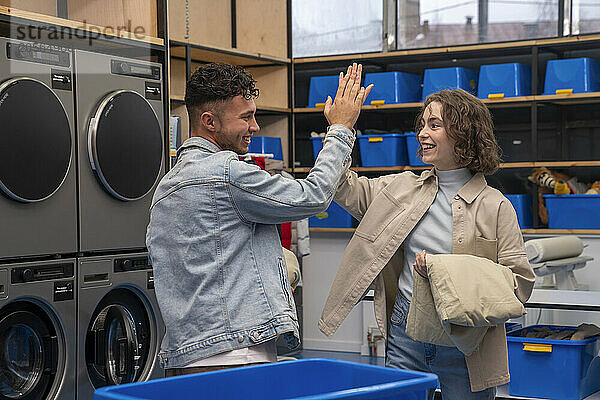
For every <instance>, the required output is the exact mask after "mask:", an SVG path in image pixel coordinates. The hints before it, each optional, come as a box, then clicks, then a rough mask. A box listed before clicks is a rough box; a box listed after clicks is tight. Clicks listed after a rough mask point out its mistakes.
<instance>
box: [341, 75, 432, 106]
mask: <svg viewBox="0 0 600 400" xmlns="http://www.w3.org/2000/svg"><path fill="white" fill-rule="evenodd" d="M422 83H423V77H422V76H421V75H415V74H407V73H406V72H398V71H393V72H376V73H372V74H365V83H364V86H365V87H367V86H369V85H370V84H373V85H374V86H373V89H371V92H370V93H369V96H367V99H366V101H365V104H377V102H379V103H381V102H383V104H397V103H414V102H418V101H420V99H421V84H422ZM336 88H337V87H336Z"/></svg>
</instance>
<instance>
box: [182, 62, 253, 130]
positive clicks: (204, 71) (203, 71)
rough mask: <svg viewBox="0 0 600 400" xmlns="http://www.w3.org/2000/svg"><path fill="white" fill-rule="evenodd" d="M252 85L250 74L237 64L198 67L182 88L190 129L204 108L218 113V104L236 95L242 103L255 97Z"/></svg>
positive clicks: (211, 64)
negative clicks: (240, 98)
mask: <svg viewBox="0 0 600 400" xmlns="http://www.w3.org/2000/svg"><path fill="white" fill-rule="evenodd" d="M255 84H256V81H255V80H254V78H253V77H252V75H251V74H250V73H249V72H248V71H246V70H245V69H244V68H242V67H240V66H237V65H230V64H223V63H210V64H205V65H201V66H200V67H198V69H196V71H194V73H193V74H192V76H190V79H188V81H187V83H186V86H185V107H186V108H187V111H188V114H189V116H190V123H191V124H192V129H193V128H194V126H195V123H196V121H197V118H199V117H200V115H202V113H203V112H205V111H207V110H208V109H211V110H212V111H215V112H218V111H219V106H220V105H222V104H223V103H224V102H226V101H228V100H231V99H232V98H234V97H236V96H243V97H244V98H245V99H246V100H250V99H255V98H257V97H258V95H259V91H258V88H256V87H255Z"/></svg>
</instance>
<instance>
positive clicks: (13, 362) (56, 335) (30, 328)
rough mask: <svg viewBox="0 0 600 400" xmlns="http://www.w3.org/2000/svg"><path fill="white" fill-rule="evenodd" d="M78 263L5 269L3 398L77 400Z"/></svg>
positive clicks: (0, 316)
mask: <svg viewBox="0 0 600 400" xmlns="http://www.w3.org/2000/svg"><path fill="white" fill-rule="evenodd" d="M75 263H76V260H75V259H64V260H60V261H40V262H28V263H18V264H0V398H2V399H17V400H59V399H60V400H68V399H71V400H72V399H75V384H76V381H75V368H76V357H75V351H76V344H75V338H76V332H77V325H76V320H75V318H76V307H77V304H76V299H75V279H74V272H75Z"/></svg>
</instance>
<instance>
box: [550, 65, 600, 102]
mask: <svg viewBox="0 0 600 400" xmlns="http://www.w3.org/2000/svg"><path fill="white" fill-rule="evenodd" d="M598 91H600V62H598V61H596V60H593V59H591V58H588V57H583V58H570V59H564V60H550V61H548V63H547V64H546V80H545V82H544V94H561V93H586V92H598Z"/></svg>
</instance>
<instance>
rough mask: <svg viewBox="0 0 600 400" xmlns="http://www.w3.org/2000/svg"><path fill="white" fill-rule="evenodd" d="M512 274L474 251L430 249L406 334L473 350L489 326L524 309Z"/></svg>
mask: <svg viewBox="0 0 600 400" xmlns="http://www.w3.org/2000/svg"><path fill="white" fill-rule="evenodd" d="M514 282H515V280H514V275H513V273H512V272H511V270H510V269H508V268H507V267H505V266H504V265H500V264H496V263H494V262H492V261H491V260H488V259H487V258H482V257H477V256H472V255H470V254H428V255H427V278H424V277H422V276H421V275H419V274H414V279H413V292H412V299H411V302H410V308H409V311H408V317H407V320H406V334H407V335H408V336H410V337H411V338H413V339H414V340H418V341H420V342H425V343H433V344H438V345H442V346H451V347H456V348H458V349H459V350H460V351H461V352H462V353H463V354H465V355H466V356H470V355H471V354H473V352H475V351H476V350H477V349H478V348H479V345H480V343H481V341H482V340H483V337H484V336H485V334H486V333H487V331H488V329H489V328H491V327H495V326H497V325H500V324H504V323H505V322H506V321H507V320H509V319H510V318H518V317H520V316H522V315H524V314H525V307H523V303H521V302H520V301H519V299H517V296H515V293H514V290H515V284H514Z"/></svg>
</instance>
